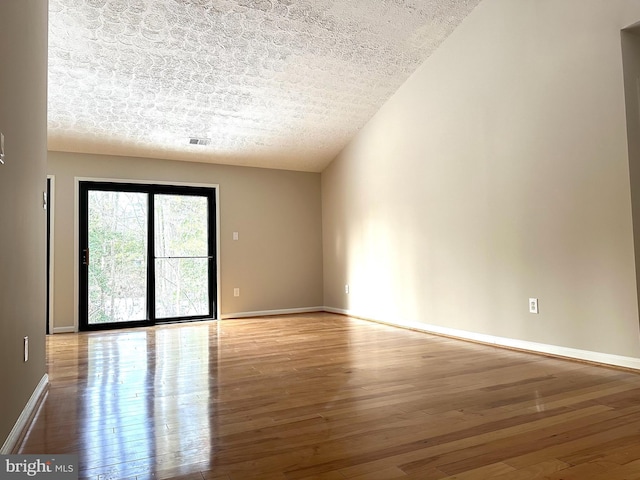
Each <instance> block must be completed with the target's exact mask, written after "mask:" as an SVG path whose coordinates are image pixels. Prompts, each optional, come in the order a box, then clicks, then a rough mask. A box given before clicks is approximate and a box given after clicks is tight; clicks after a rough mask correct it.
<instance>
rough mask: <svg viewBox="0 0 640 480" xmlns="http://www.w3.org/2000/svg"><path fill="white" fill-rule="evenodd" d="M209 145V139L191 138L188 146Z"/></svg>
mask: <svg viewBox="0 0 640 480" xmlns="http://www.w3.org/2000/svg"><path fill="white" fill-rule="evenodd" d="M210 143H211V139H210V138H195V137H191V138H190V139H189V145H209V144H210Z"/></svg>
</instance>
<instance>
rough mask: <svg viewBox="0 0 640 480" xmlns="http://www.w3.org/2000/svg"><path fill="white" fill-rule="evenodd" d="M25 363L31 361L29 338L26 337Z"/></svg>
mask: <svg viewBox="0 0 640 480" xmlns="http://www.w3.org/2000/svg"><path fill="white" fill-rule="evenodd" d="M24 361H25V362H27V361H29V337H24Z"/></svg>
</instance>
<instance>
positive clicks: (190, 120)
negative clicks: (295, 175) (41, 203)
mask: <svg viewBox="0 0 640 480" xmlns="http://www.w3.org/2000/svg"><path fill="white" fill-rule="evenodd" d="M479 2H480V0H49V5H50V6H49V9H50V19H49V22H50V33H49V149H50V150H58V151H69V152H81V153H99V154H111V155H127V156H140V157H152V158H167V159H175V160H188V161H198V162H210V163H223V164H234V165H247V166H258V167H266V168H280V169H290V170H302V171H313V172H319V171H322V170H323V169H324V168H325V167H326V165H327V164H328V163H329V162H330V161H331V160H332V159H333V158H334V157H335V156H336V155H337V154H338V153H339V152H340V150H341V149H342V148H344V146H345V145H346V144H347V143H348V142H349V140H350V139H351V138H352V137H353V136H354V135H355V134H356V133H357V132H358V130H359V129H360V128H361V127H362V126H363V125H364V124H365V123H366V122H367V121H368V120H369V119H370V118H371V117H372V116H373V115H374V114H375V112H376V111H377V110H378V109H379V108H380V107H381V106H382V104H383V103H384V102H385V101H386V100H387V99H388V98H389V97H390V96H391V95H392V94H393V93H394V92H395V91H396V90H397V89H398V87H399V86H400V85H401V84H402V83H403V82H404V81H405V80H406V79H407V78H408V76H409V75H411V73H412V72H413V71H414V70H415V69H416V68H417V67H418V66H419V65H420V64H422V63H423V62H424V60H425V59H426V58H427V57H428V56H429V55H430V54H431V53H432V52H433V51H434V50H435V49H436V48H437V47H438V45H439V44H440V43H441V42H442V41H443V40H444V39H445V38H446V37H447V36H448V35H449V34H450V33H451V32H452V31H453V30H454V29H455V28H456V26H457V25H458V24H459V23H460V22H461V21H462V20H463V19H464V18H465V17H466V16H467V15H468V14H469V13H470V11H471V10H472V9H473V8H474V7H475V6H476V5H477V4H478V3H479Z"/></svg>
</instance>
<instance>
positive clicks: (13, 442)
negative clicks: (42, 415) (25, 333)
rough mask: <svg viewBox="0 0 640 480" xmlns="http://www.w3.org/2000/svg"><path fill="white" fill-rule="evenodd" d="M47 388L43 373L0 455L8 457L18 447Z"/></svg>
mask: <svg viewBox="0 0 640 480" xmlns="http://www.w3.org/2000/svg"><path fill="white" fill-rule="evenodd" d="M48 386H49V375H48V374H46V373H45V374H44V375H43V376H42V378H41V379H40V382H39V383H38V386H37V387H36V388H35V390H34V391H33V393H32V394H31V398H29V401H28V402H27V404H26V405H25V407H24V408H23V409H22V413H21V414H20V416H19V417H18V420H16V424H15V425H14V426H13V428H12V429H11V432H10V433H9V436H8V437H7V439H6V440H5V442H4V444H3V445H2V448H0V455H10V454H11V453H13V450H14V449H15V448H16V447H17V446H18V443H19V442H20V441H21V440H22V437H23V435H24V434H25V432H26V429H27V427H28V426H29V423H30V422H31V419H32V418H33V415H34V414H35V412H36V409H37V408H38V405H40V400H42V397H43V396H44V393H45V392H46V391H47V387H48Z"/></svg>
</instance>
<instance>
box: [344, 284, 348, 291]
mask: <svg viewBox="0 0 640 480" xmlns="http://www.w3.org/2000/svg"><path fill="white" fill-rule="evenodd" d="M344 293H349V285H345V286H344Z"/></svg>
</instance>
